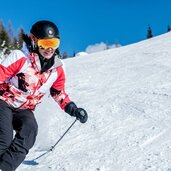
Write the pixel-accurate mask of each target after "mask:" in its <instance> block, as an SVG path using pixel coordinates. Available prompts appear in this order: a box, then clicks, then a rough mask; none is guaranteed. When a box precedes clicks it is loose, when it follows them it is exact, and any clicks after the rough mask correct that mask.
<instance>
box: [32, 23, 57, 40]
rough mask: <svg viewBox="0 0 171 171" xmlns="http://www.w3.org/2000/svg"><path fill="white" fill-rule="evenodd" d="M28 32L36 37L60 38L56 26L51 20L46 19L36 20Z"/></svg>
mask: <svg viewBox="0 0 171 171" xmlns="http://www.w3.org/2000/svg"><path fill="white" fill-rule="evenodd" d="M30 33H32V34H33V35H34V36H35V37H36V38H37V39H43V38H58V39H59V38H60V37H59V30H58V28H57V26H56V25H55V24H54V23H52V22H51V21H46V20H42V21H38V22H36V23H35V24H33V26H32V28H31V30H30Z"/></svg>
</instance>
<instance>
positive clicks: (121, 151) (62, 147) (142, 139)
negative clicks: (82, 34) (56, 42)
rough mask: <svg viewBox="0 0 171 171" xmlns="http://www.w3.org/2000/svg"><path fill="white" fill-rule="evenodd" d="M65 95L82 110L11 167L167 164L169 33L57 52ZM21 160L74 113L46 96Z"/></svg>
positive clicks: (170, 150)
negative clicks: (72, 53)
mask: <svg viewBox="0 0 171 171" xmlns="http://www.w3.org/2000/svg"><path fill="white" fill-rule="evenodd" d="M64 63H65V68H66V73H67V84H66V89H67V92H68V93H69V94H70V97H71V99H72V100H73V101H75V102H76V104H77V105H78V106H79V107H83V108H85V109H86V110H87V112H88V114H89V120H88V122H87V123H86V124H81V123H79V122H76V124H75V125H74V126H73V127H72V129H71V130H70V131H69V133H67V134H66V135H65V137H64V138H63V139H62V141H61V142H60V143H59V144H58V145H57V146H56V148H55V150H54V151H52V152H50V153H49V154H47V155H45V156H43V157H41V158H39V159H38V160H36V161H37V162H38V163H39V164H38V165H35V166H32V165H26V164H24V163H23V164H22V165H20V167H19V168H18V169H17V171H33V170H35V171H171V33H167V34H164V35H161V36H158V37H155V38H152V39H148V40H145V41H142V42H139V43H136V44H132V45H129V46H124V47H120V48H116V49H110V50H106V51H103V52H99V53H94V54H91V55H87V56H85V57H76V58H73V59H66V60H64ZM36 117H37V121H38V123H39V135H38V137H37V141H36V144H35V146H34V147H33V148H32V150H31V151H30V153H29V154H28V156H27V158H26V161H29V160H32V159H34V158H36V157H38V156H40V155H41V154H42V153H44V152H45V151H44V150H47V149H49V148H50V147H51V146H52V145H54V144H55V143H56V141H57V140H58V139H59V138H60V136H61V135H62V134H63V133H64V132H65V130H66V129H67V128H68V127H69V125H70V124H71V123H72V122H73V121H74V118H72V117H70V116H69V115H67V114H65V113H64V112H63V111H61V110H60V108H59V107H58V105H57V104H56V103H55V102H54V101H53V100H52V99H51V97H48V96H47V97H46V98H45V99H44V101H43V102H42V103H41V104H40V105H39V106H38V108H37V110H36Z"/></svg>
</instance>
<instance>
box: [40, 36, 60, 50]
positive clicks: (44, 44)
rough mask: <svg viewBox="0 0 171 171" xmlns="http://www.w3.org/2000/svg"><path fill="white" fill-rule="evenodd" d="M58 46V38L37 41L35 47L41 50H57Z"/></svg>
mask: <svg viewBox="0 0 171 171" xmlns="http://www.w3.org/2000/svg"><path fill="white" fill-rule="evenodd" d="M59 44H60V39H58V38H49V39H38V41H37V45H38V46H39V47H40V48H41V49H48V48H52V49H57V48H58V47H59Z"/></svg>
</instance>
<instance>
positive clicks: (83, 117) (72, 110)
mask: <svg viewBox="0 0 171 171" xmlns="http://www.w3.org/2000/svg"><path fill="white" fill-rule="evenodd" d="M65 112H66V113H68V114H69V115H71V116H75V117H76V118H77V119H78V120H79V121H80V122H81V123H85V122H86V121H87V119H88V115H87V112H86V111H85V110H84V109H83V108H78V107H77V106H76V104H75V103H74V102H70V103H68V104H67V105H66V107H65Z"/></svg>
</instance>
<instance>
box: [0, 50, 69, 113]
mask: <svg viewBox="0 0 171 171" xmlns="http://www.w3.org/2000/svg"><path fill="white" fill-rule="evenodd" d="M56 60H57V61H56V62H55V64H54V65H53V66H52V67H51V68H50V69H48V70H47V71H46V72H43V73H41V72H40V70H41V65H40V60H39V57H38V55H37V54H36V53H33V54H31V55H30V54H29V53H28V52H23V51H21V50H14V51H13V52H12V53H11V54H10V55H9V56H8V57H7V58H6V59H5V60H4V61H3V62H2V63H1V64H0V90H1V93H0V94H1V95H0V99H1V100H4V101H5V102H7V103H8V104H9V105H10V106H12V107H14V108H19V109H31V110H34V109H35V106H36V105H37V104H38V103H40V102H41V99H42V97H43V96H44V95H45V93H46V92H47V91H49V90H50V91H51V95H52V97H53V98H54V99H55V101H56V102H57V103H58V104H59V105H60V107H61V109H65V106H66V105H67V104H68V103H69V102H71V100H70V99H69V97H68V95H67V93H66V92H65V88H64V85H65V73H64V69H63V66H62V62H61V60H60V59H58V58H57V59H56ZM21 85H22V89H21Z"/></svg>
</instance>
